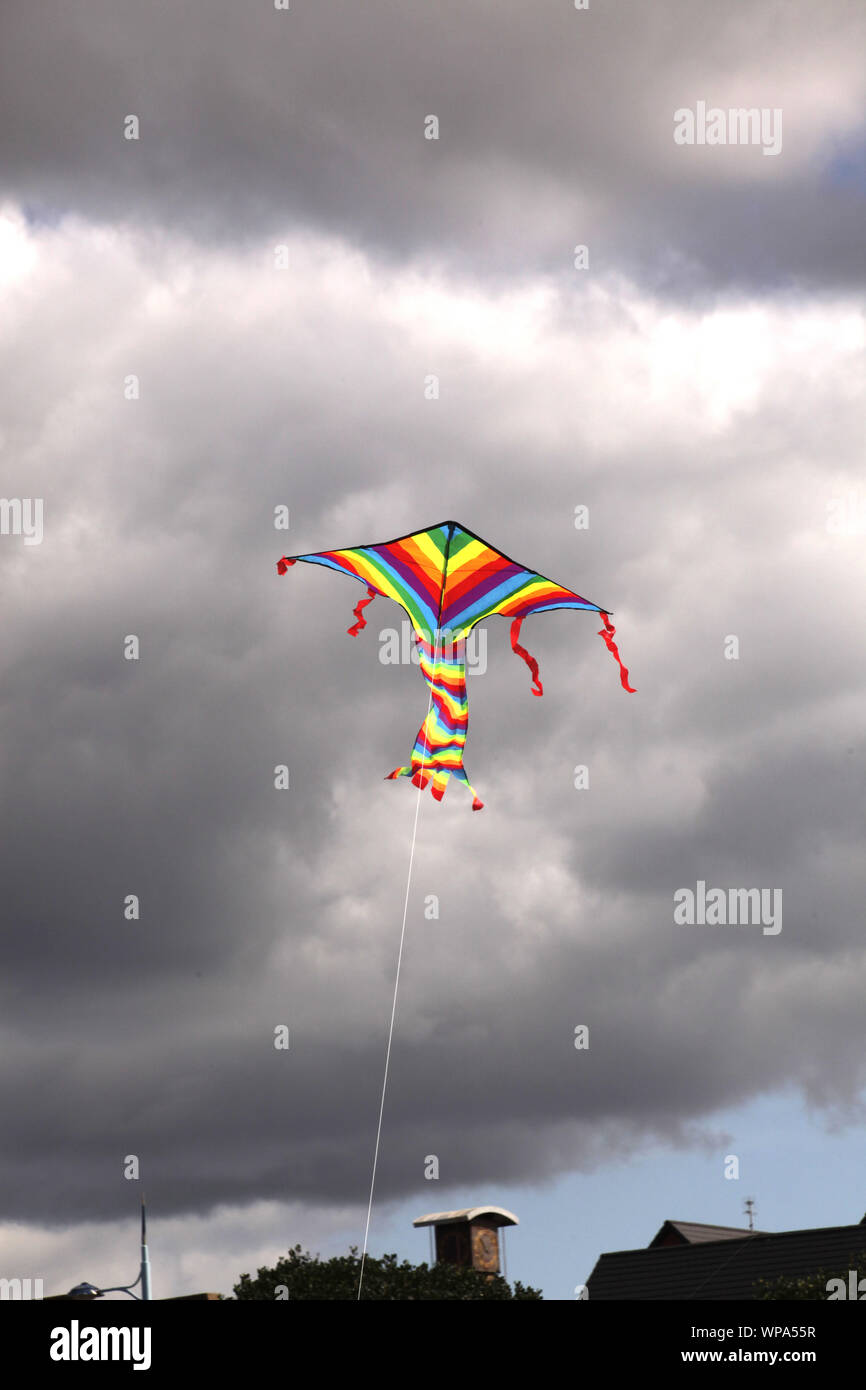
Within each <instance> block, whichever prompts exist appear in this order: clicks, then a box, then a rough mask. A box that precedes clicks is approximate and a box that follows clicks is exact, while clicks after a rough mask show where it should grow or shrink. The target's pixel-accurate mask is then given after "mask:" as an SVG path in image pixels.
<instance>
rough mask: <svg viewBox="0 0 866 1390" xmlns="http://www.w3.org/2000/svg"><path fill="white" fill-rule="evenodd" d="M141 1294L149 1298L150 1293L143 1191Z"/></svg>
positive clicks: (144, 1297)
mask: <svg viewBox="0 0 866 1390" xmlns="http://www.w3.org/2000/svg"><path fill="white" fill-rule="evenodd" d="M139 1278H140V1279H141V1296H142V1298H143V1299H149V1298H150V1297H151V1293H150V1256H149V1255H148V1253H147V1206H146V1204H145V1200H144V1193H143V1192H142V1194H141V1273H140V1275H139Z"/></svg>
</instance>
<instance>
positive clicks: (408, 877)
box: [358, 629, 439, 1302]
mask: <svg viewBox="0 0 866 1390" xmlns="http://www.w3.org/2000/svg"><path fill="white" fill-rule="evenodd" d="M438 655H439V633H438V629H437V633H436V645H435V647H434V649H433V668H432V670H431V672H430V697H429V699H428V701H427V713H426V715H425V716H424V723H423V725H422V728H423V729H424V742H423V744H422V747H421V766H420V768H419V769H418V777H419V782H418V796H417V797H416V799H415V824H414V826H413V827H412V848H411V850H410V852H409V872H408V874H407V875H406V897H405V900H404V902H403V925H402V926H401V928H400V950H399V951H398V953H397V975H396V978H395V980H394V998H393V1000H392V1001H391V1023H390V1026H389V1028H388V1047H387V1049H386V1051H385V1075H384V1077H383V1079H382V1099H381V1100H380V1102H379V1124H378V1127H377V1129H376V1147H375V1150H374V1152H373V1176H372V1178H371V1179H370V1200H369V1202H368V1204H367V1225H366V1227H365V1228H364V1249H363V1252H362V1254H361V1272H360V1275H359V1277H358V1301H359V1302H360V1299H361V1286H362V1284H363V1282H364V1264H365V1262H366V1259H367V1239H368V1237H369V1235H370V1214H371V1212H372V1210H373V1191H374V1189H375V1186H376V1165H377V1164H378V1162H379V1140H380V1139H381V1137H382V1116H383V1114H384V1113H385V1092H386V1090H387V1089H388V1068H389V1066H390V1063H391V1041H392V1039H393V1037H394V1019H395V1017H396V1014H397V990H398V989H399V987H400V966H401V964H402V962H403V941H404V939H405V936H406V915H407V913H408V911H409V886H410V884H411V882H412V865H413V863H414V861H415V837H416V835H417V833H418V812H419V811H420V809H421V793H422V791H423V790H424V788H423V787H422V786H421V780H420V779H421V778H422V777H423V775H424V754H425V753H426V752H427V720H428V718H429V717H430V710H431V709H432V708H433V682H434V680H435V678H436V661H437V658H438ZM410 766H411V759H410Z"/></svg>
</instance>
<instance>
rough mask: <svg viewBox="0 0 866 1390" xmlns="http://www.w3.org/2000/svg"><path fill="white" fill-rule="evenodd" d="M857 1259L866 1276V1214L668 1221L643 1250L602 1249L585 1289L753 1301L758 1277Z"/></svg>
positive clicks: (596, 1293) (601, 1294)
mask: <svg viewBox="0 0 866 1390" xmlns="http://www.w3.org/2000/svg"><path fill="white" fill-rule="evenodd" d="M852 1261H853V1263H852ZM858 1262H859V1271H860V1275H861V1277H862V1276H866V1216H864V1218H863V1220H862V1221H861V1222H860V1223H859V1224H858V1225H856V1226H819V1227H817V1228H815V1229H812V1230H805V1231H781V1232H777V1233H773V1232H770V1231H745V1230H741V1229H739V1228H737V1227H734V1226H704V1225H701V1224H699V1223H697V1222H694V1221H665V1222H664V1224H663V1225H662V1226H661V1228H660V1230H659V1231H658V1232H657V1233H656V1235H655V1236H654V1237H653V1239H652V1240H651V1241H650V1243H649V1245H648V1247H647V1248H646V1249H640V1250H615V1251H611V1252H609V1253H607V1254H604V1255H601V1256H600V1257H599V1259H598V1261H597V1263H596V1266H595V1268H594V1269H593V1271H592V1274H591V1275H590V1276H589V1279H588V1280H587V1291H588V1295H589V1298H590V1300H591V1301H592V1302H596V1301H598V1300H600V1299H641V1300H642V1299H688V1300H699V1301H712V1300H715V1299H734V1300H746V1299H748V1300H751V1299H753V1298H754V1296H755V1294H754V1286H755V1282H756V1281H757V1280H759V1279H778V1278H780V1277H781V1276H782V1275H789V1276H794V1277H798V1276H800V1277H801V1276H804V1275H810V1274H818V1273H819V1272H821V1271H825V1272H826V1273H828V1274H831V1273H832V1274H838V1273H839V1272H840V1271H843V1270H848V1269H857V1268H858Z"/></svg>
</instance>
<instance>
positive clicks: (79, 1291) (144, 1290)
mask: <svg viewBox="0 0 866 1390" xmlns="http://www.w3.org/2000/svg"><path fill="white" fill-rule="evenodd" d="M136 1284H141V1293H140V1294H137V1293H133V1292H132V1291H133V1289H134V1288H135V1285H136ZM106 1293H128V1294H129V1296H130V1298H135V1299H137V1300H138V1301H139V1302H141V1301H142V1300H144V1301H148V1300H150V1299H151V1298H152V1294H151V1292H150V1256H149V1255H148V1253H147V1208H146V1207H145V1204H144V1197H142V1199H141V1264H140V1266H139V1270H138V1278H137V1279H136V1280H135V1281H134V1283H132V1284H116V1285H115V1286H114V1287H113V1288H110V1289H98V1288H97V1287H96V1285H95V1284H88V1283H86V1282H85V1283H82V1284H76V1285H75V1288H74V1289H70V1290H69V1293H68V1294H67V1295H66V1297H67V1298H80V1299H91V1298H102V1295H103V1294H106Z"/></svg>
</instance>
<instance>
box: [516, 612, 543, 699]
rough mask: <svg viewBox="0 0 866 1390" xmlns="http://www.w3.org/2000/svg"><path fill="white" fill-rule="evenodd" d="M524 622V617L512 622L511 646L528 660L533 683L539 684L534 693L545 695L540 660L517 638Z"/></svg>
mask: <svg viewBox="0 0 866 1390" xmlns="http://www.w3.org/2000/svg"><path fill="white" fill-rule="evenodd" d="M522 622H523V619H522V618H515V619H514V622H513V623H512V624H511V648H512V651H514V652H516V653H517V655H518V656H522V657H523V660H524V661H525V662H526V664H527V666H528V667H529V670H530V672H531V673H532V680H533V684H534V685H537V686H538V689H537V690H535V689H533V691H532V693H533V695H543V694H544V687H543V686H542V684H541V681H540V680H539V679H538V662H537V661H536V660H535V657H534V656H530V655H529V652H528V651H527V650H526V648H525V647H521V646H520V643H519V642H518V640H517V639H518V637H519V636H520V624H521V623H522Z"/></svg>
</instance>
